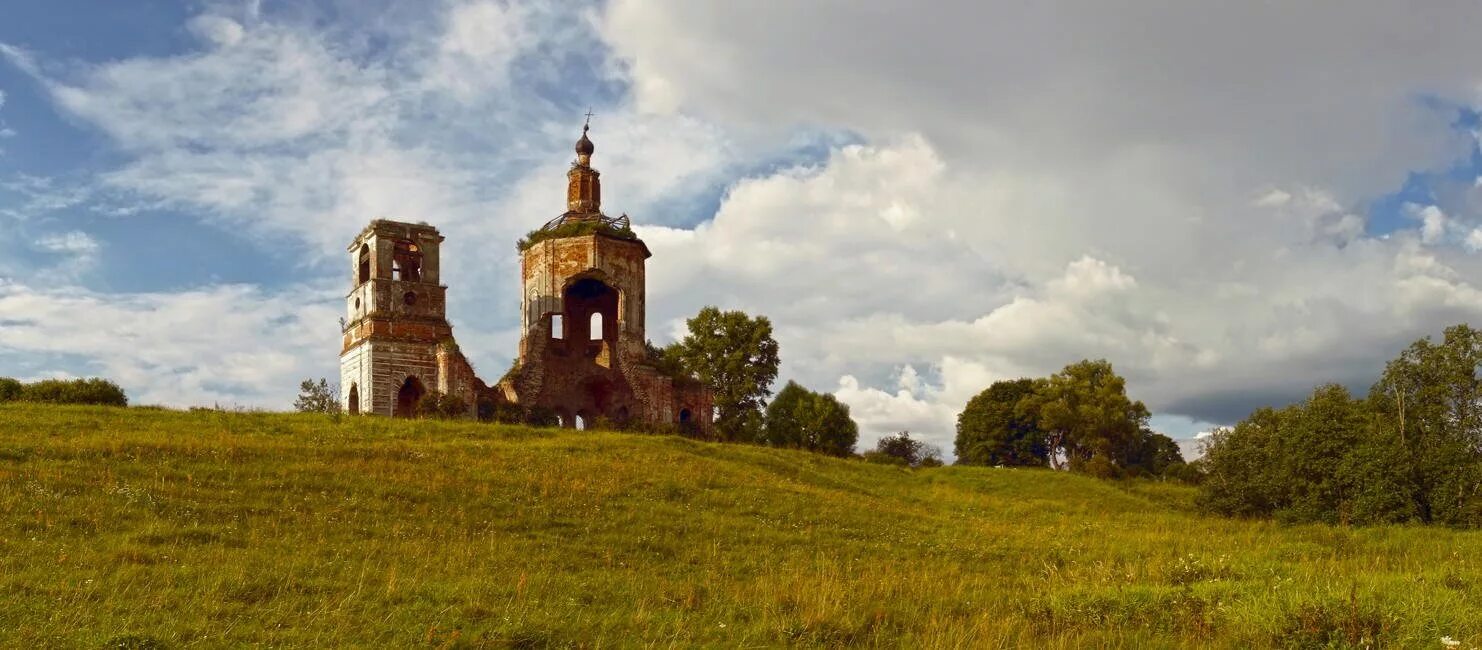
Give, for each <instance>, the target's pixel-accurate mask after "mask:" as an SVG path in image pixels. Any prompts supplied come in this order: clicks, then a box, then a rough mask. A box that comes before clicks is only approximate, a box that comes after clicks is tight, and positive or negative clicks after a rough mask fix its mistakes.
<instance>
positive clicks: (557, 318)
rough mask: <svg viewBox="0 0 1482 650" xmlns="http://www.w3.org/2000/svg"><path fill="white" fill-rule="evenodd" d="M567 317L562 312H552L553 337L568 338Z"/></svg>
mask: <svg viewBox="0 0 1482 650" xmlns="http://www.w3.org/2000/svg"><path fill="white" fill-rule="evenodd" d="M564 321H565V319H564V318H562V316H561V315H560V314H551V338H553V339H556V340H560V339H564V338H566V324H565V322H564Z"/></svg>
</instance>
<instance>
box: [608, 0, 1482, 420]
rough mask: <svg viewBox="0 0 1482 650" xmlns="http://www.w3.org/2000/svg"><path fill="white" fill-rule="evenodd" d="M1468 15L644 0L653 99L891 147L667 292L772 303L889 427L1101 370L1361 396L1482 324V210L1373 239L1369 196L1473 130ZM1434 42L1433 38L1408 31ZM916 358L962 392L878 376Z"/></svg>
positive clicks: (1426, 166)
mask: <svg viewBox="0 0 1482 650" xmlns="http://www.w3.org/2000/svg"><path fill="white" fill-rule="evenodd" d="M1452 9H1454V11H1450V10H1448V11H1450V14H1449V15H1446V16H1437V15H1434V14H1431V15H1427V16H1423V17H1422V16H1419V15H1416V14H1414V13H1413V12H1410V11H1408V10H1406V9H1403V8H1399V7H1383V6H1368V7H1360V8H1354V9H1353V10H1352V11H1344V12H1338V13H1335V12H1332V11H1328V10H1326V9H1322V8H1317V7H1308V8H1298V9H1294V8H1292V7H1286V6H1283V7H1275V6H1268V5H1251V4H1229V5H1221V6H1219V7H1211V6H1207V5H1199V6H1193V5H1190V6H1187V7H1168V6H1161V7H1159V8H1158V9H1156V10H1155V9H1154V8H1152V7H1151V6H1146V7H1137V6H1130V7H1129V6H1125V5H1118V6H1116V7H1115V8H1113V7H1111V6H1103V5H1099V4H1095V3H1081V4H1077V5H1075V6H1066V5H1043V4H1028V5H1023V6H1018V7H1004V6H1001V5H991V6H990V5H984V4H981V3H936V4H933V5H931V6H930V7H929V8H926V9H924V10H923V9H920V8H917V9H915V10H911V11H904V10H902V11H890V10H882V8H881V7H880V6H879V5H878V4H876V5H872V6H866V5H864V4H856V5H851V6H849V7H839V6H829V7H827V8H824V7H822V6H817V5H808V4H805V3H794V4H780V5H768V6H765V7H758V6H754V5H745V6H740V5H714V4H703V3H687V2H679V1H669V2H666V1H659V2H636V1H630V0H618V1H617V2H614V3H613V4H612V5H610V6H609V8H608V10H607V11H606V12H605V14H604V16H603V23H602V24H603V26H604V34H605V37H606V38H607V39H608V40H609V42H611V43H612V44H613V47H614V48H615V50H616V52H617V53H618V54H619V55H620V56H621V57H622V58H623V60H624V64H625V66H626V70H627V71H628V74H630V75H631V83H632V88H633V89H634V93H635V95H636V97H637V99H638V102H639V105H640V106H642V107H644V108H646V109H648V110H651V111H654V112H658V113H663V112H667V111H683V112H686V113H687V114H690V115H700V116H703V117H706V118H709V119H712V120H715V121H717V122H722V123H728V124H733V125H744V126H742V127H738V128H748V129H760V130H765V129H768V128H771V125H790V124H799V123H804V124H826V125H829V126H831V127H842V128H847V129H851V130H853V131H854V132H855V133H857V134H859V136H860V137H861V138H863V139H864V140H865V142H866V143H867V145H866V146H865V147H861V148H857V149H855V150H854V153H853V154H852V155H851V154H847V153H844V152H841V153H838V154H836V155H835V156H834V158H832V159H831V160H830V161H829V162H828V163H827V165H825V166H823V167H822V168H818V169H805V170H784V171H783V172H781V173H778V174H775V175H773V176H770V177H766V178H759V179H747V180H743V181H741V182H740V183H738V184H737V185H736V186H735V187H733V188H732V190H731V192H730V194H729V195H728V196H727V199H726V201H725V202H724V203H722V205H721V207H720V210H719V212H718V213H717V216H716V218H715V220H714V222H713V223H711V224H707V225H706V226H703V227H701V228H700V229H698V230H696V231H695V232H694V233H665V234H664V236H663V237H662V238H657V237H656V238H655V239H656V240H660V241H661V244H660V245H658V246H655V250H656V252H657V255H656V257H655V264H656V265H657V264H668V263H671V262H669V261H668V260H670V259H674V260H676V262H673V263H675V264H677V268H676V270H674V271H667V272H666V271H656V272H655V276H659V277H656V281H658V282H660V284H659V287H660V289H661V291H663V292H664V295H660V296H656V297H655V298H654V299H653V300H652V302H653V303H655V304H662V302H663V301H664V299H665V297H664V296H665V295H670V294H679V295H684V296H696V295H701V296H712V297H714V299H715V300H726V301H728V302H729V304H732V305H738V306H745V307H747V308H749V309H755V310H758V311H762V312H764V313H772V314H776V315H777V316H776V318H775V320H777V321H778V331H779V334H780V336H783V337H784V341H783V356H784V359H785V360H786V363H787V370H786V371H785V372H784V374H785V375H786V374H787V373H792V374H794V375H797V376H799V377H801V378H803V379H805V380H806V382H811V383H813V384H815V385H829V384H831V383H833V382H834V381H836V380H835V378H837V377H845V379H846V380H847V381H845V382H844V383H843V384H841V386H842V388H841V394H842V395H848V396H850V397H849V399H851V400H855V401H857V403H858V406H857V407H856V410H858V411H860V412H861V413H866V414H871V413H884V412H887V411H889V410H893V409H899V410H900V411H901V412H903V413H921V412H930V409H926V408H924V405H935V406H939V407H941V411H940V413H946V412H948V411H954V410H955V409H957V408H960V407H961V405H962V404H963V403H964V402H965V400H966V399H967V397H968V396H970V395H971V394H972V392H976V390H979V389H981V388H982V387H983V386H985V385H986V382H987V381H990V380H992V379H996V378H1007V377H1013V376H1018V375H1020V374H1045V373H1048V372H1053V371H1054V370H1057V369H1058V368H1059V367H1061V366H1062V365H1064V364H1065V363H1068V362H1071V361H1075V360H1077V359H1080V358H1083V357H1092V358H1095V357H1107V358H1109V359H1110V360H1111V361H1112V362H1113V363H1114V364H1116V366H1117V368H1118V369H1119V370H1120V371H1122V372H1123V373H1124V374H1126V375H1127V376H1128V377H1129V381H1130V386H1131V389H1132V391H1133V393H1134V396H1135V397H1140V398H1142V399H1145V400H1146V401H1148V402H1149V404H1150V405H1151V406H1152V407H1153V408H1154V409H1155V410H1160V411H1162V412H1165V413H1181V414H1185V415H1191V416H1196V417H1197V418H1198V419H1200V420H1204V421H1208V422H1222V421H1229V420H1230V419H1233V418H1234V417H1239V415H1240V414H1242V412H1243V409H1247V408H1249V407H1250V406H1253V405H1255V404H1259V403H1269V402H1281V401H1285V400H1289V399H1293V398H1296V397H1299V396H1300V395H1301V394H1302V393H1304V392H1306V391H1307V390H1308V389H1310V387H1311V386H1312V385H1313V384H1315V383H1319V382H1323V381H1331V380H1337V381H1345V382H1351V383H1354V384H1357V385H1359V386H1361V387H1362V386H1364V385H1365V384H1366V382H1367V381H1369V380H1371V379H1372V377H1373V376H1374V375H1375V374H1376V373H1377V372H1378V371H1379V370H1380V369H1381V367H1382V363H1383V360H1385V359H1386V358H1388V357H1390V356H1393V355H1394V354H1396V353H1397V352H1398V350H1399V349H1400V348H1401V347H1403V345H1405V344H1406V343H1408V341H1409V340H1412V339H1414V338H1417V337H1419V336H1422V335H1426V334H1434V333H1436V332H1437V331H1439V329H1440V328H1441V327H1443V326H1445V325H1447V324H1451V323H1453V322H1457V321H1463V320H1467V319H1477V320H1482V301H1479V300H1478V299H1477V290H1476V288H1475V287H1474V286H1473V285H1472V284H1471V283H1470V281H1469V280H1468V278H1474V277H1478V275H1477V273H1478V272H1479V271H1482V267H1479V265H1478V263H1477V262H1476V261H1474V260H1472V259H1469V257H1470V256H1467V255H1465V254H1464V253H1463V251H1462V250H1460V249H1461V247H1459V246H1442V245H1441V244H1446V243H1452V242H1455V243H1462V244H1466V242H1468V241H1470V240H1468V239H1467V237H1468V236H1469V233H1470V232H1471V231H1472V230H1473V228H1474V227H1475V226H1476V224H1474V223H1472V221H1474V220H1475V219H1474V218H1473V217H1471V216H1470V215H1465V216H1463V215H1457V214H1450V213H1448V212H1444V211H1442V210H1441V209H1440V207H1439V206H1436V207H1435V208H1433V209H1432V210H1429V211H1427V210H1426V209H1425V208H1424V207H1419V208H1417V211H1418V212H1417V213H1416V214H1417V218H1418V219H1419V220H1420V222H1421V223H1420V228H1419V229H1417V230H1413V231H1402V232H1396V233H1394V235H1393V236H1391V237H1389V238H1387V239H1378V238H1372V237H1369V236H1368V234H1367V231H1368V228H1369V224H1368V223H1367V220H1366V219H1365V217H1364V216H1363V215H1362V214H1361V213H1359V212H1358V208H1360V207H1362V206H1365V205H1367V204H1369V203H1370V202H1372V201H1373V200H1374V199H1376V198H1378V197H1381V196H1383V195H1386V194H1388V193H1390V192H1393V191H1395V190H1397V189H1398V188H1399V187H1400V186H1401V184H1402V183H1403V182H1404V180H1405V178H1406V176H1407V175H1408V174H1410V173H1411V172H1415V171H1427V170H1441V169H1448V168H1449V167H1450V166H1451V165H1453V164H1454V163H1455V162H1457V161H1460V160H1464V159H1465V155H1466V153H1467V152H1468V151H1469V150H1470V149H1471V148H1472V147H1473V146H1475V143H1474V142H1472V141H1471V138H1470V137H1469V136H1468V135H1467V134H1465V133H1462V132H1460V131H1457V130H1455V129H1453V128H1452V127H1451V124H1452V122H1453V121H1454V119H1455V113H1454V111H1453V110H1452V109H1450V108H1447V106H1458V105H1470V104H1472V103H1473V102H1474V101H1475V100H1476V95H1475V88H1476V87H1478V82H1479V81H1482V75H1479V73H1477V71H1476V70H1475V69H1474V67H1473V66H1470V65H1468V64H1467V63H1466V62H1467V61H1471V60H1475V59H1476V57H1477V56H1478V55H1482V43H1479V42H1478V41H1476V39H1475V38H1473V37H1472V35H1471V34H1470V32H1469V31H1468V28H1467V27H1466V26H1467V25H1470V24H1473V23H1474V22H1475V21H1476V20H1478V19H1482V8H1479V7H1466V8H1462V7H1454V8H1452ZM1411 29H1416V30H1419V31H1418V32H1416V33H1426V34H1427V35H1428V36H1427V38H1426V39H1424V40H1423V41H1416V42H1406V43H1403V44H1402V43H1399V42H1396V41H1394V40H1393V39H1388V38H1385V37H1384V36H1383V35H1384V34H1394V33H1407V30H1411ZM1359 42H1362V43H1365V44H1366V45H1365V46H1364V47H1362V48H1359V47H1354V46H1353V44H1354V43H1359ZM1422 96H1423V97H1427V98H1433V99H1435V101H1421V100H1419V99H1417V98H1418V97H1422ZM892 158H894V159H897V160H899V161H900V162H898V163H895V164H890V163H887V162H885V161H887V160H890V159H892ZM861 160H864V161H870V162H871V163H872V164H870V165H861V164H859V163H858V162H856V161H861ZM856 188H858V189H856ZM869 188H880V189H879V190H878V191H875V190H872V189H869ZM763 190H765V193H764V192H763ZM763 195H764V196H765V200H760V197H761V196H763ZM1478 200H1482V199H1478ZM896 205H902V206H908V207H909V208H910V209H909V210H908V211H904V212H893V211H894V210H896V208H895V207H894V206H896ZM897 213H898V214H908V215H910V218H909V219H903V220H896V219H890V218H884V217H881V216H879V215H887V214H897ZM1422 213H1424V214H1422ZM836 223H849V224H851V226H852V227H850V228H841V227H839V226H836V225H835V224H836ZM897 223H905V224H907V225H906V227H905V228H904V230H903V232H902V233H900V234H897V233H896V232H895V227H896V224H897ZM886 233H889V234H888V235H887V234H886ZM1479 237H1482V236H1479ZM1476 242H1482V239H1477V240H1476V241H1474V242H1473V245H1477V244H1476ZM1423 244H1424V245H1427V246H1431V248H1426V249H1424V250H1422V249H1421V246H1422V245H1423ZM673 249H679V250H677V251H676V250H673ZM696 251H703V252H696ZM666 256H667V257H666ZM697 267H701V268H704V269H706V272H703V273H695V274H691V275H686V274H687V273H690V272H691V271H692V270H693V269H695V268H697ZM721 269H724V272H721ZM902 364H908V365H910V366H911V367H912V368H916V369H925V368H933V369H934V370H935V371H936V372H934V373H930V374H933V375H935V376H937V377H938V379H937V380H936V383H935V384H929V386H928V387H926V388H923V389H920V390H910V391H904V392H903V391H902V390H900V389H885V390H881V389H877V388H872V387H871V386H882V385H888V384H887V382H890V381H892V380H891V378H890V376H889V373H890V372H891V370H890V369H892V368H898V367H901V365H902ZM964 367H970V368H976V369H978V371H979V372H978V376H977V377H976V378H974V379H962V380H954V379H953V376H952V373H951V372H949V371H948V369H949V368H964ZM933 390H935V392H933ZM851 403H855V402H851ZM884 404H890V405H891V406H890V407H889V408H886V407H884V406H882V405H884ZM938 421H939V422H940V425H939V426H940V427H942V428H945V426H946V419H945V416H941V415H940V414H939V417H938ZM880 422H882V424H881V426H885V424H884V423H885V422H887V420H885V419H883V418H882V419H881V420H880ZM895 424H899V423H890V425H891V426H894V425H895ZM878 432H881V431H878V430H877V433H878ZM933 435H937V436H944V435H948V433H947V432H946V431H943V430H941V429H939V430H938V431H937V432H935V433H934V434H933Z"/></svg>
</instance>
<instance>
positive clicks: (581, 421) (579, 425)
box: [576, 415, 587, 431]
mask: <svg viewBox="0 0 1482 650" xmlns="http://www.w3.org/2000/svg"><path fill="white" fill-rule="evenodd" d="M586 428H587V419H586V418H584V417H582V416H580V415H578V416H576V430H577V431H584V430H586Z"/></svg>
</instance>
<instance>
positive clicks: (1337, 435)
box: [1276, 384, 1365, 522]
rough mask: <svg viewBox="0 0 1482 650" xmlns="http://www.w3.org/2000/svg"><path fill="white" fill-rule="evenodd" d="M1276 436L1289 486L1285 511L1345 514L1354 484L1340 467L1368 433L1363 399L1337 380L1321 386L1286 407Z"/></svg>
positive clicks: (1299, 517)
mask: <svg viewBox="0 0 1482 650" xmlns="http://www.w3.org/2000/svg"><path fill="white" fill-rule="evenodd" d="M1282 419H1283V423H1282V435H1281V436H1280V437H1279V438H1277V440H1276V442H1277V445H1276V449H1277V453H1276V462H1277V466H1276V467H1277V471H1278V472H1279V474H1278V476H1279V477H1280V479H1281V480H1282V482H1283V483H1285V485H1286V486H1287V495H1288V496H1287V499H1286V504H1285V508H1284V509H1283V510H1280V511H1278V512H1277V514H1278V515H1279V516H1282V517H1283V518H1286V519H1291V520H1294V521H1328V522H1337V521H1339V520H1340V519H1344V514H1345V506H1346V503H1347V501H1348V500H1349V498H1350V496H1351V494H1352V490H1351V489H1349V488H1350V486H1349V485H1348V484H1347V482H1345V481H1343V480H1342V479H1341V477H1340V476H1339V473H1338V470H1339V468H1340V467H1341V466H1342V465H1343V459H1344V457H1345V456H1346V455H1347V454H1348V452H1349V451H1350V450H1352V449H1353V448H1354V447H1356V446H1357V445H1358V444H1359V443H1360V442H1361V441H1362V440H1363V435H1364V424H1365V418H1364V412H1363V409H1362V405H1361V404H1360V403H1359V402H1357V401H1355V400H1354V399H1353V397H1352V396H1350V395H1349V393H1348V389H1346V388H1344V387H1342V386H1339V385H1337V384H1328V385H1325V386H1319V387H1318V388H1317V389H1316V390H1314V391H1313V393H1312V396H1311V397H1309V398H1308V399H1307V400H1306V401H1304V402H1302V403H1300V404H1296V405H1293V406H1291V407H1288V408H1286V409H1283V410H1282Z"/></svg>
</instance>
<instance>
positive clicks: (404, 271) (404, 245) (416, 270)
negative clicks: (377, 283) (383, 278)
mask: <svg viewBox="0 0 1482 650" xmlns="http://www.w3.org/2000/svg"><path fill="white" fill-rule="evenodd" d="M391 279H393V280H403V281H406V282H421V281H422V248H421V247H420V246H417V245H416V244H414V243H412V242H409V241H399V242H396V247H395V248H394V249H393V250H392V252H391Z"/></svg>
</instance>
